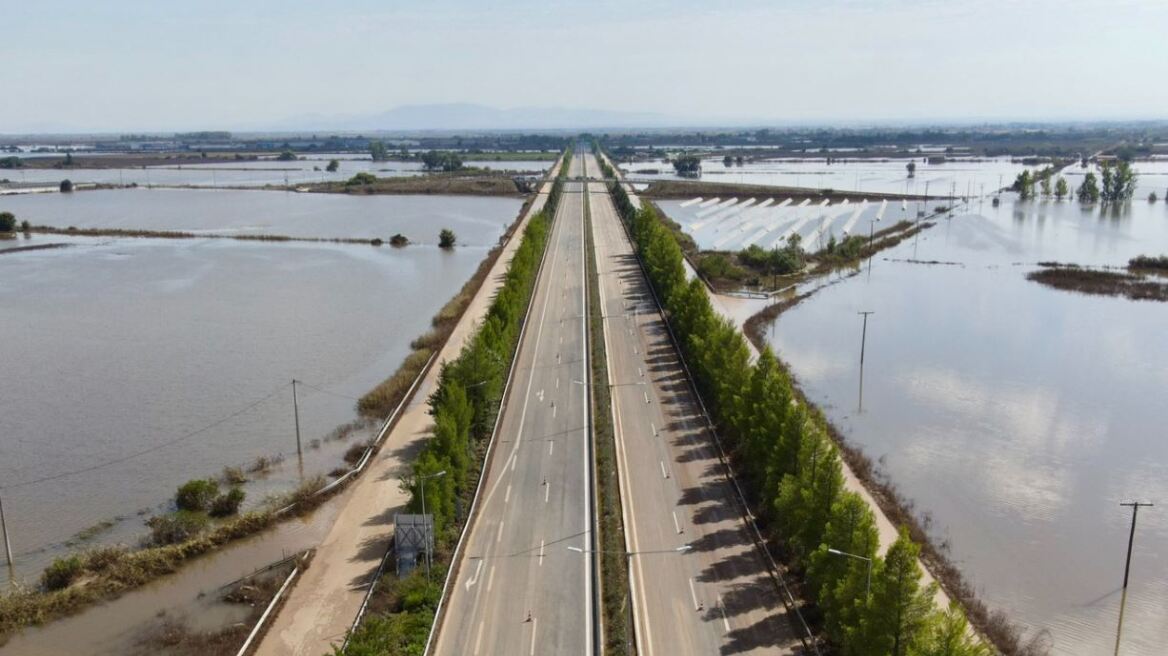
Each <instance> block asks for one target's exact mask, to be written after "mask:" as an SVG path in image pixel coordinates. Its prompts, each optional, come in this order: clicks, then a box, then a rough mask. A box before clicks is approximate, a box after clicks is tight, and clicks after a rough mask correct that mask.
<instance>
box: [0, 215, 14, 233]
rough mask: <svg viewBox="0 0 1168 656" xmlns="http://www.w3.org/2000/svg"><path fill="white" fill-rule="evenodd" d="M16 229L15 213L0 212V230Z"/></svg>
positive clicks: (10, 230)
mask: <svg viewBox="0 0 1168 656" xmlns="http://www.w3.org/2000/svg"><path fill="white" fill-rule="evenodd" d="M14 230H16V215H15V214H13V213H12V212H0V232H12V231H14Z"/></svg>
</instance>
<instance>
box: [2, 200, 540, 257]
mask: <svg viewBox="0 0 1168 656" xmlns="http://www.w3.org/2000/svg"><path fill="white" fill-rule="evenodd" d="M520 205H521V201H520V200H519V199H516V198H493V197H478V196H397V195H386V196H349V195H345V194H298V193H292V192H286V191H233V190H219V189H217V190H198V189H112V190H101V191H86V192H76V193H73V194H27V195H22V196H7V197H0V209H3V210H6V211H9V212H12V213H14V214H16V216H17V218H18V219H19V220H27V221H29V222H30V223H32V224H34V225H49V226H54V227H59V228H65V227H68V226H77V227H79V228H125V229H140V230H176V231H185V232H208V233H212V232H213V233H223V234H227V233H237V234H274V235H288V236H292V237H326V238H331V237H353V238H359V239H370V238H373V237H380V238H382V239H386V240H387V239H389V237H390V236H391V235H393V234H395V233H399V232H400V233H402V234H404V235H405V236H406V237H409V238H410V240H411V241H415V242H421V243H436V242H437V240H438V231H439V230H441V229H442V228H450V229H451V230H453V231H454V232H455V234H456V235H458V239H459V243H463V244H468V245H472V246H493V245H494V244H495V242H496V241H498V238H499V236H500V235H502V234H503V232H504V230H505V227H506V226H507V225H510V223H511V221H513V220H514V219H515V215H516V214H517V213H518V211H519V207H520Z"/></svg>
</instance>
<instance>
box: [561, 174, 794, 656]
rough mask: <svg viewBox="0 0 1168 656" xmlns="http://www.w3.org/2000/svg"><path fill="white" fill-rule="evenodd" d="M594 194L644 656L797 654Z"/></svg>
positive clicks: (627, 251)
mask: <svg viewBox="0 0 1168 656" xmlns="http://www.w3.org/2000/svg"><path fill="white" fill-rule="evenodd" d="M586 157H587V158H588V166H587V169H588V171H589V172H591V173H592V174H593V175H594V176H595V177H599V170H600V169H599V167H598V166H597V165H596V161H595V159H594V158H593V156H592V155H591V154H589V155H587V156H586ZM588 187H589V204H590V209H591V216H592V221H593V224H592V227H593V236H594V240H595V248H596V252H595V257H596V262H597V272H598V276H599V283H600V284H599V287H600V300H601V307H602V311H603V315H604V322H603V323H604V333H605V334H604V339H605V347H606V351H607V358H608V372H609V385H610V390H611V398H612V414H613V425H614V428H615V436H616V442H617V462H618V467H619V470H620V472H619V473H620V488H621V498H622V504H623V511H624V525H625V532H626V541H627V543H628V544H627V550H628V552H629V557H628V563H629V568H630V577H629V578H630V581H631V585H632V604H633V618H634V627H635V632H636V636H637V651H638V653H639V654H641V656H674V655H680V654H740V653H752V654H764V653H765V654H794V653H799V652H800V650H801V648H802V644H801V643H800V641H799V640H798V638H797V637H796V636H797V635H798V634H797V633H796V632H795V630H793V628H792V623H791V622H790V621H789V618H788V617H787V613H786V609H785V607H784V605H783V604H782V602H781V597H780V595H779V592H778V589H777V587H776V584H775V582H774V581H773V580H772V579H771V576H770V573H769V571H768V569H767V567H766V564H765V561H764V559H763V556H762V555H761V554H760V553H759V551H758V550H757V549H756V547H755V545H754V543H753V542H752V540H751V533H750V532H749V529H748V527H747V525H746V523H745V520H744V518H743V516H742V514H741V511H740V509H739V506H738V505H737V503H736V501H735V497H734V488H733V485H732V483H731V481H730V480H729V479H728V478H727V477H726V471H725V468H724V467H723V465H722V464H721V461H720V460H719V459H718V456H717V453H718V452H717V446H716V444H715V443H714V442H713V437H712V435H711V434H710V433H709V431H708V430H706V429H705V425H706V424H705V420H704V419H703V417H702V416H701V414H700V406H699V404H698V403H697V401H696V399H695V398H694V397H693V395H692V392H691V389H690V387H689V385H688V382H687V380H686V377H685V373H684V370H683V369H682V367H681V365H680V362H679V360H678V357H677V353H676V351H675V349H674V347H673V345H672V342H671V341H670V339H669V335H668V333H667V332H666V328H665V324H664V322H663V319H662V317H661V314H660V312H659V311H658V308H657V306H656V303H655V302H654V300H653V297H652V295H651V294H650V291H649V288H648V285H647V281H646V280H645V278H644V276H643V274H642V272H641V270H640V268H639V267H638V265H637V261H636V259H635V256H634V251H633V248H632V245H631V243H630V242H629V240H628V237H627V235H626V233H625V231H624V230H623V229H622V227H621V225H620V220H619V219H618V217H617V215H616V211H615V209H614V206H613V204H612V201H611V198H610V197H609V194H608V192H607V190H606V189H605V185H604V184H603V183H600V182H592V183H589V185H588ZM744 383H745V381H744ZM598 393H599V391H598ZM549 653H550V652H549Z"/></svg>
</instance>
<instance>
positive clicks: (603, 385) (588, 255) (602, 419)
mask: <svg viewBox="0 0 1168 656" xmlns="http://www.w3.org/2000/svg"><path fill="white" fill-rule="evenodd" d="M585 199H587V195H585ZM584 244H585V246H584V253H585V255H584V259H585V260H586V261H587V266H588V308H589V312H588V332H589V341H590V343H591V347H592V352H591V354H590V357H591V359H592V389H593V390H602V391H600V392H599V393H594V394H593V395H592V439H593V444H594V449H593V453H594V454H595V456H594V457H595V460H596V462H595V463H594V466H595V468H596V487H597V493H598V496H599V508H598V509H597V510H598V514H599V518H600V522H599V524H600V526H599V528H600V550H601V551H602V552H603V554H602V556H601V558H600V577H601V586H600V587H601V595H602V599H601V604H602V606H603V608H602V610H603V613H604V615H603V621H604V653H605V654H606V655H607V656H618V655H624V654H629V653H632V652H633V649H632V646H631V641H632V634H631V633H630V631H629V627H630V626H631V623H632V622H631V620H632V618H631V613H632V606H631V605H630V604H629V570H628V566H627V565H628V563H627V561H626V559H625V558H624V557H623V556H621V554H622V553H624V551H625V527H624V521H623V517H624V515H623V513H622V509H621V497H620V485H619V483H618V481H617V463H616V436H615V434H614V432H613V425H612V397H611V395H610V393H609V388H608V355H607V353H606V351H605V347H604V319H603V312H604V308H603V307H602V306H601V304H600V288H599V284H600V280H599V277H598V272H597V269H596V246H595V243H594V241H593V235H592V215H591V213H588V224H587V230H586V232H585V234H584Z"/></svg>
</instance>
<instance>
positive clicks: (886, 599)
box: [602, 163, 986, 655]
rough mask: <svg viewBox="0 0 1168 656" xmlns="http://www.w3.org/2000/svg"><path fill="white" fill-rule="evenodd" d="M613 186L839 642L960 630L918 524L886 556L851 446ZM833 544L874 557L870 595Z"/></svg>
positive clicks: (769, 514)
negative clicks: (857, 479)
mask: <svg viewBox="0 0 1168 656" xmlns="http://www.w3.org/2000/svg"><path fill="white" fill-rule="evenodd" d="M602 166H603V167H605V168H606V169H607V168H608V166H607V164H605V163H602ZM607 173H609V171H606V174H607ZM609 189H610V192H611V193H612V195H613V198H614V201H615V203H616V205H617V208H618V211H619V213H620V215H621V217H622V219H623V220H624V221H625V222H626V224H627V225H628V226H629V229H630V233H631V234H632V235H633V241H634V244H635V246H636V249H637V252H638V254H639V255H640V259H641V261H642V263H643V266H644V267H645V270H646V273H647V275H648V278H649V280H650V282H651V284H652V286H653V288H654V290H655V291H656V293H657V298H658V299H659V300H660V302H661V304H662V306H663V309H664V310H665V312H666V315H667V317H668V320H669V323H670V325H671V326H672V328H673V331H674V333H675V335H676V336H677V339H678V347H679V349H680V350H681V352H682V354H683V355H684V356H685V359H686V361H687V362H688V363H689V366H690V373H691V375H692V376H693V379H694V384H695V386H696V388H697V389H698V391H699V393H700V395H701V397H702V398H703V399H704V401H705V405H706V408H707V410H708V412H709V413H710V415H711V419H712V420H713V421H714V422H715V424H716V426H717V429H718V431H719V433H720V434H721V436H722V438H723V440H724V442H725V444H726V446H727V448H728V450H729V452H730V454H731V459H732V461H733V462H734V463H735V464H736V465H737V467H738V470H739V476H740V480H741V482H742V483H743V484H744V487H745V489H746V490H747V494H748V495H749V496H750V499H751V501H752V502H753V504H754V506H755V508H756V509H757V512H758V516H759V519H760V520H762V524H763V526H764V528H765V530H766V532H767V534H768V537H769V538H770V539H772V540H774V541H775V542H777V543H779V544H782V545H783V546H784V548H785V549H786V551H787V555H788V556H789V559H790V562H791V563H792V565H793V566H794V567H795V568H796V570H798V571H802V572H803V573H804V574H805V576H806V581H807V590H808V591H809V592H810V594H811V596H812V597H813V598H814V600H815V601H816V603H817V605H818V607H819V609H820V610H821V611H822V613H823V617H824V622H823V630H824V632H825V633H826V635H827V637H828V639H829V640H830V641H831V642H833V643H834V644H836V645H839V646H841V647H842V648H843V649H844V650H845V652H846V653H849V654H881V655H883V654H890V653H895V654H907V653H921V652H925V651H926V650H927V649H929V648H930V646H931V645H935V644H939V643H942V642H945V638H946V637H947V636H948V637H952V635H953V633H952V631H953V627H954V626H961V625H962V624H963V623H964V621H965V620H964V617H963V614H962V612H961V610H959V609H957V608H952V609H948V610H947V611H941V610H938V609H935V608H934V606H933V601H932V600H933V594H934V591H933V589H932V588H931V586H925V585H923V584H922V583H921V577H922V571H921V568H920V566H919V565H918V562H917V555H918V551H919V549H920V546H919V545H918V544H917V543H916V542H914V540H913V539H912V538H911V537H910V535H909V533H908V532H907V530H906V529H904V528H902V529H901V531H900V534H899V537H898V538H897V540H896V541H895V542H894V543H893V545H892V546H891V548H890V549H889V550H888V552H887V553H886V554H885V555H884V556H883V557H881V556H880V555H879V554H878V552H877V549H878V541H877V539H876V527H875V515H874V513H873V511H872V509H871V508H870V507H868V505H867V504H866V503H865V502H864V501H863V500H862V499H861V498H860V497H859V496H858V495H857V494H856V493H854V492H850V491H847V490H845V489H844V483H843V469H842V465H841V461H840V451H839V448H838V447H837V446H836V444H835V441H834V440H833V439H832V438H831V433H830V431H829V428H828V426H827V423H826V421H825V420H824V419H823V418H822V416H821V415H820V414H819V413H818V412H815V411H814V409H813V408H810V407H809V406H807V405H806V403H799V402H798V400H797V396H796V393H795V389H794V386H793V382H792V381H791V379H790V377H789V376H788V374H787V373H786V371H785V370H784V369H783V368H782V367H781V366H780V365H779V363H778V361H777V360H776V358H775V357H774V355H773V354H772V353H771V351H770V349H769V348H767V347H763V349H762V353H761V355H760V356H759V358H758V360H757V362H756V363H754V364H751V363H750V354H749V350H748V349H747V345H746V341H745V339H744V338H743V337H742V335H741V334H740V333H739V332H738V330H737V329H736V328H735V327H734V325H733V324H732V323H730V322H729V321H728V320H726V319H722V318H720V317H719V316H718V315H717V314H716V313H715V312H714V310H713V308H712V306H711V305H710V300H709V296H708V295H707V293H706V290H705V288H704V286H703V283H702V282H701V281H700V280H696V279H695V280H690V281H688V282H687V280H686V276H685V270H684V266H683V263H682V258H683V256H682V250H681V248H680V247H679V246H678V244H677V241H676V240H675V239H674V237H673V234H672V233H671V231H670V230H669V229H668V228H666V227H665V226H664V225H663V223H662V222H661V220H660V219H659V217H658V216H657V212H656V211H655V209H654V208H653V207H652V206H651V205H646V206H644V207H643V208H642V209H641V210H639V211H638V210H636V209H635V208H634V207H633V205H632V203H631V202H630V201H629V199H628V196H627V192H626V191H625V190H624V189H623V188H622V187H621V186H620V185H617V184H615V183H613V184H610V186H609ZM828 549H836V550H839V551H846V552H849V553H852V554H856V555H859V556H863V557H864V558H867V559H870V562H871V563H872V571H871V577H872V584H871V593H870V594H867V595H866V594H865V592H864V591H865V589H866V584H865V581H866V577H867V567H866V565H865V562H864V561H861V560H858V559H854V558H836V557H834V556H833V554H831V553H829V552H828V551H827V550H828ZM958 635H959V636H960V637H959V638H957V639H956V640H955V641H953V642H952V643H951V644H950V645H949V647H951V649H950V650H949V651H947V652H943V653H951V654H966V655H972V654H982V653H985V652H986V650H985V647H984V645H981V644H980V643H979V642H978V641H977V640H976V639H974V638H972V637H970V636H969V635H966V634H965V632H964V630H963V629H962V630H961V631H960V632H959V633H958Z"/></svg>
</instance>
